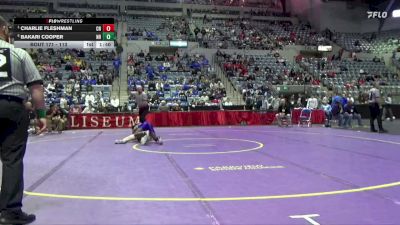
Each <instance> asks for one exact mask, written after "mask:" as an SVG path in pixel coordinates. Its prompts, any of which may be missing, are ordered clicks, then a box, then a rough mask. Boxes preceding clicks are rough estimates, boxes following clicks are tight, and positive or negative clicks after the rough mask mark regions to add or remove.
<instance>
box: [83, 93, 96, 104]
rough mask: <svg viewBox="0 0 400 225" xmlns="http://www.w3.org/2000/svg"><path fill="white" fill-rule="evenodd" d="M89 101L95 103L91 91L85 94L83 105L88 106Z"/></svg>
mask: <svg viewBox="0 0 400 225" xmlns="http://www.w3.org/2000/svg"><path fill="white" fill-rule="evenodd" d="M89 102H91V103H92V104H94V103H95V98H94V95H93V94H92V93H91V94H88V95H86V97H85V106H86V107H88V106H89Z"/></svg>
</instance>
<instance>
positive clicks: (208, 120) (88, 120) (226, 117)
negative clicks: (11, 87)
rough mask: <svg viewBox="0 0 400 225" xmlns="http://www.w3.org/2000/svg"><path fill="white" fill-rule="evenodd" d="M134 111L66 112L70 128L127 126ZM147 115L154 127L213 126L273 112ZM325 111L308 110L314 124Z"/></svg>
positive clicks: (259, 119)
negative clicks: (109, 112)
mask: <svg viewBox="0 0 400 225" xmlns="http://www.w3.org/2000/svg"><path fill="white" fill-rule="evenodd" d="M136 116H137V115H135V114H127V113H120V114H70V115H69V117H68V119H69V126H70V128H71V129H91V128H92V129H95V128H128V127H130V126H131V124H132V122H133V121H134V119H135V117H136ZM299 116H300V110H294V111H293V118H292V120H293V123H297V122H298V118H299ZM147 119H148V120H149V121H150V122H151V123H152V124H153V125H154V126H156V127H166V126H214V125H239V124H240V123H241V122H246V124H248V125H270V124H272V123H273V122H274V119H275V113H271V112H267V113H261V112H250V111H196V112H156V113H150V114H149V115H148V116H147ZM324 120H325V115H324V112H323V111H322V110H315V111H313V113H312V122H313V123H314V124H321V123H324Z"/></svg>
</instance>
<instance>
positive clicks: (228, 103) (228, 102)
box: [222, 98, 233, 106]
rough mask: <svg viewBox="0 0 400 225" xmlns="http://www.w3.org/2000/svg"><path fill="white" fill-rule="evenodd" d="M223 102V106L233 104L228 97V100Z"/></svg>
mask: <svg viewBox="0 0 400 225" xmlns="http://www.w3.org/2000/svg"><path fill="white" fill-rule="evenodd" d="M222 104H223V106H233V102H232V101H231V100H230V99H229V98H226V101H224V102H223V103H222Z"/></svg>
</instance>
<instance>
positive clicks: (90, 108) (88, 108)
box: [82, 100, 95, 113]
mask: <svg viewBox="0 0 400 225" xmlns="http://www.w3.org/2000/svg"><path fill="white" fill-rule="evenodd" d="M94 112H95V108H94V107H93V102H92V101H91V100H89V101H88V106H86V107H85V109H83V111H82V113H94Z"/></svg>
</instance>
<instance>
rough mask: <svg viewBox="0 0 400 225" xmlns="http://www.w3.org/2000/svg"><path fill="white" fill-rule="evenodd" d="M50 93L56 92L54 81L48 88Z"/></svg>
mask: <svg viewBox="0 0 400 225" xmlns="http://www.w3.org/2000/svg"><path fill="white" fill-rule="evenodd" d="M46 89H47V90H48V91H51V92H54V91H56V85H55V84H54V81H51V82H50V83H49V84H48V85H47V88H46Z"/></svg>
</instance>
